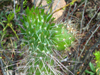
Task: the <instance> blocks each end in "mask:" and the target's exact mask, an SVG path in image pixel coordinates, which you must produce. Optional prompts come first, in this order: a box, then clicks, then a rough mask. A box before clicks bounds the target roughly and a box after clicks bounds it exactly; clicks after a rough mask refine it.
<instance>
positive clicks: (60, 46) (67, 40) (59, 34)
mask: <svg viewBox="0 0 100 75" xmlns="http://www.w3.org/2000/svg"><path fill="white" fill-rule="evenodd" d="M74 40H75V37H74V36H73V34H72V33H69V32H68V30H67V29H66V26H64V25H62V24H60V25H58V26H56V27H55V36H54V37H53V41H54V43H55V46H56V48H57V50H65V49H66V47H69V46H71V44H72V42H73V41H74Z"/></svg>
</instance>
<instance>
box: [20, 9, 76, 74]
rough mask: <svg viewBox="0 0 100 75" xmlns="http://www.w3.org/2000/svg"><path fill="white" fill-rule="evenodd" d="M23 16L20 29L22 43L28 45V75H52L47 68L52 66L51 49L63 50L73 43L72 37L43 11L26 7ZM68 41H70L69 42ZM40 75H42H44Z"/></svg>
mask: <svg viewBox="0 0 100 75" xmlns="http://www.w3.org/2000/svg"><path fill="white" fill-rule="evenodd" d="M25 14H26V15H23V20H21V22H22V24H23V28H21V27H20V30H21V33H22V34H23V39H24V40H23V42H24V44H26V45H28V47H29V51H30V55H31V56H30V58H29V61H30V60H31V59H32V62H30V63H29V65H30V67H29V69H28V70H27V72H28V75H32V74H34V73H35V75H41V74H42V73H44V74H45V75H53V74H54V72H53V71H52V70H51V69H50V68H49V67H48V64H49V65H51V66H53V63H54V62H53V59H52V58H51V57H50V55H53V51H52V49H53V48H55V49H56V50H64V49H65V48H66V47H69V46H70V45H71V42H72V41H74V39H75V38H74V36H73V34H71V33H68V30H67V29H66V26H64V25H62V24H60V25H55V24H54V23H52V21H53V20H54V18H52V15H51V14H46V13H45V12H44V9H39V8H38V7H36V8H34V7H33V8H31V10H30V9H29V8H28V7H27V9H26V10H25ZM69 39H70V40H69ZM44 74H42V75H44Z"/></svg>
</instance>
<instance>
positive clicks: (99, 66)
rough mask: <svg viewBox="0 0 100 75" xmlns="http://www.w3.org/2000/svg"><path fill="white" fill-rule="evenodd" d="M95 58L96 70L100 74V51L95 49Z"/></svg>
mask: <svg viewBox="0 0 100 75" xmlns="http://www.w3.org/2000/svg"><path fill="white" fill-rule="evenodd" d="M94 55H95V60H96V64H97V65H96V72H97V74H98V75H100V51H95V53H94Z"/></svg>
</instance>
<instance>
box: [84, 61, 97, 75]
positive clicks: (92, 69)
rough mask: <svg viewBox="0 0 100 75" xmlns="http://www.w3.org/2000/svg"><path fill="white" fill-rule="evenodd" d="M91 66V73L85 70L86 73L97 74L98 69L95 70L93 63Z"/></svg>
mask: <svg viewBox="0 0 100 75" xmlns="http://www.w3.org/2000/svg"><path fill="white" fill-rule="evenodd" d="M89 66H90V69H91V71H89V70H85V72H86V73H88V74H90V75H95V74H96V68H95V66H94V65H93V64H92V63H91V62H90V63H89Z"/></svg>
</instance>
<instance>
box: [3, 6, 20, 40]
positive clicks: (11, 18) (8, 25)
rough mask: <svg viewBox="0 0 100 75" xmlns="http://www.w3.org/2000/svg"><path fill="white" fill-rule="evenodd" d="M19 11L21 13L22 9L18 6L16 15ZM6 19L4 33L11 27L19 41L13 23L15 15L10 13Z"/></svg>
mask: <svg viewBox="0 0 100 75" xmlns="http://www.w3.org/2000/svg"><path fill="white" fill-rule="evenodd" d="M19 11H20V7H19V8H18V6H17V7H16V13H18V12H19ZM6 18H7V21H3V22H6V23H7V24H6V27H4V29H3V31H5V30H6V29H7V27H10V28H11V30H12V31H13V32H14V34H15V36H16V37H17V39H18V40H19V37H18V35H17V33H16V31H15V30H14V29H13V25H12V23H11V20H13V18H14V13H11V12H10V14H9V15H8V16H7V15H6Z"/></svg>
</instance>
